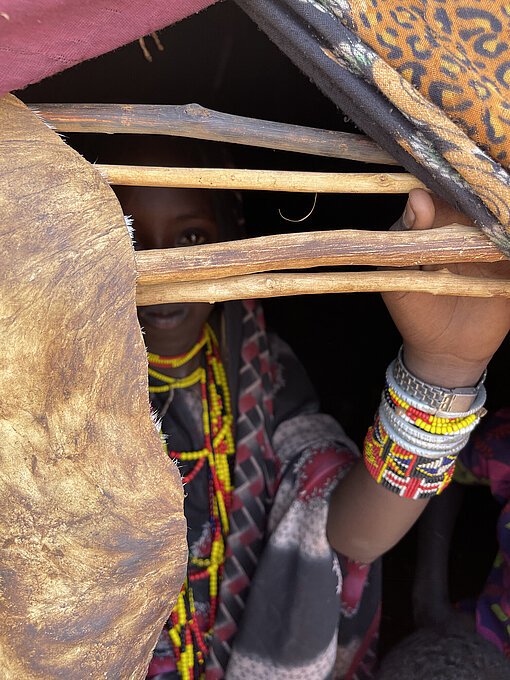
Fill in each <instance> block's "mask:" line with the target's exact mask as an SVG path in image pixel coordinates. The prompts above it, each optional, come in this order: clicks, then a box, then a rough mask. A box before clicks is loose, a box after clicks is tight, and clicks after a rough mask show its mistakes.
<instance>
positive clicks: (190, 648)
mask: <svg viewBox="0 0 510 680" xmlns="http://www.w3.org/2000/svg"><path fill="white" fill-rule="evenodd" d="M202 348H203V349H204V355H205V356H204V362H203V365H202V366H199V368H197V369H196V370H195V371H193V373H191V374H190V375H189V376H186V377H185V378H172V377H169V376H167V375H164V374H162V373H159V372H157V371H155V370H154V368H152V367H153V366H156V367H163V366H165V367H178V366H183V365H184V364H186V363H187V362H188V361H189V360H190V359H191V358H193V357H194V356H196V355H197V354H198V353H199V352H200V351H201V350H202ZM149 374H150V375H151V376H153V377H155V378H157V379H158V380H160V381H162V382H164V383H165V384H164V385H163V386H156V387H155V386H150V387H149V392H154V393H156V392H165V391H169V390H170V389H178V388H182V387H188V386H190V385H193V384H196V383H198V382H200V387H201V393H202V418H203V428H204V447H203V448H202V449H201V450H200V451H168V455H169V456H170V457H171V458H173V459H174V460H187V461H196V462H195V464H194V466H193V468H192V470H191V472H189V473H188V474H187V475H185V476H184V477H183V483H184V484H190V483H191V482H192V480H193V479H194V478H195V476H196V475H197V474H198V472H199V471H200V470H201V469H202V468H203V467H204V465H206V464H207V465H208V467H209V509H210V524H211V531H212V547H211V554H210V556H209V557H207V558H203V559H198V558H195V557H191V558H190V561H189V564H188V575H187V578H186V581H185V583H184V585H183V586H182V589H181V592H180V593H179V597H178V599H177V604H176V605H175V607H174V609H173V611H172V613H171V615H170V623H171V627H170V630H169V634H170V638H171V640H172V643H173V647H174V654H175V659H176V663H177V670H178V672H179V674H180V676H181V678H183V680H195V679H196V678H200V679H201V678H204V677H205V659H206V657H207V654H208V644H209V641H210V638H211V635H212V630H213V625H214V620H215V618H216V610H217V601H218V590H219V584H220V582H221V578H222V573H223V565H224V562H225V541H226V537H227V535H228V531H229V523H228V515H229V510H230V504H231V499H232V490H233V489H232V484H231V479H230V467H229V462H228V458H229V456H233V455H234V453H235V444H234V435H233V423H232V407H231V403H230V393H229V389H228V384H227V378H226V375H225V371H224V368H223V364H222V362H221V358H220V355H219V351H218V342H217V340H216V337H215V335H214V333H213V331H212V329H211V327H210V326H209V325H208V324H206V325H205V327H204V331H203V333H202V335H201V337H200V340H199V341H198V342H197V343H196V345H194V347H193V348H192V349H191V350H190V351H189V352H187V353H186V354H182V355H180V356H178V357H161V356H159V355H156V354H152V353H150V354H149ZM165 449H166V443H165ZM199 579H208V580H209V597H210V613H209V625H208V630H207V631H206V632H205V633H204V632H202V631H201V630H200V629H199V626H198V620H197V616H196V611H195V604H194V599H193V589H192V583H193V582H194V581H198V580H199Z"/></svg>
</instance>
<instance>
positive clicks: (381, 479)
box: [364, 358, 486, 498]
mask: <svg viewBox="0 0 510 680" xmlns="http://www.w3.org/2000/svg"><path fill="white" fill-rule="evenodd" d="M397 361H401V358H399V359H398V360H395V361H393V362H392V363H391V364H390V365H389V367H388V370H387V371H386V385H385V388H384V391H383V394H382V397H381V403H380V406H379V410H378V413H377V416H376V420H375V423H374V426H373V427H372V428H370V429H369V431H368V434H367V436H366V439H365V443H364V459H365V464H366V466H367V469H368V471H369V472H370V474H371V475H372V477H373V478H374V479H375V480H376V481H377V482H378V483H379V484H382V485H383V486H385V487H386V488H387V489H389V490H391V491H393V492H394V493H397V494H399V495H400V496H403V497H405V498H430V497H431V496H434V495H436V494H438V493H440V492H441V491H442V490H443V489H444V488H445V487H446V486H447V485H448V483H449V482H450V480H451V478H452V476H453V471H454V468H455V460H456V457H457V454H458V453H459V451H461V450H462V449H463V448H464V446H465V445H466V444H467V442H468V440H469V436H470V434H471V432H472V431H473V429H474V428H475V427H476V426H477V424H478V423H479V421H480V418H481V417H482V416H483V415H485V413H486V411H485V409H484V408H483V403H484V401H485V396H486V393H485V388H484V387H483V379H482V380H481V381H480V383H479V384H478V385H477V387H476V390H477V393H476V397H475V400H474V403H472V404H471V407H470V409H469V410H468V411H467V412H464V413H449V412H448V413H447V412H440V411H438V410H437V408H436V407H435V405H432V404H431V403H427V402H426V401H425V399H426V398H427V394H428V392H429V391H430V392H434V390H436V391H437V390H440V389H441V388H436V387H435V386H432V385H431V386H429V385H427V383H423V382H422V381H419V382H420V391H421V395H422V396H423V398H424V401H420V400H419V399H418V398H417V396H416V390H414V392H413V394H409V393H408V392H407V391H406V389H405V387H404V385H403V384H400V383H399V382H398V380H397V379H396V377H395V374H394V368H395V366H396V365H397V364H396V362H397ZM403 370H405V372H406V374H407V375H406V380H407V383H405V384H408V383H409V382H410V381H412V380H414V378H413V376H412V374H410V373H409V372H408V371H407V369H405V367H404V369H403ZM397 374H398V375H402V367H400V369H399V371H397ZM484 377H485V375H484ZM422 387H423V389H422ZM428 388H430V390H429V389H428ZM434 398H435V396H434Z"/></svg>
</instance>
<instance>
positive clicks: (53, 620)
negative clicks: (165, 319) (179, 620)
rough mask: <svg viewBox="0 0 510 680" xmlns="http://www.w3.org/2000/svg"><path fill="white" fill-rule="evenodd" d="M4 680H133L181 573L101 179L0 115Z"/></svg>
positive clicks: (179, 502) (115, 222)
mask: <svg viewBox="0 0 510 680" xmlns="http://www.w3.org/2000/svg"><path fill="white" fill-rule="evenodd" d="M0 157H1V158H2V164H1V168H0V174H1V175H2V177H1V179H2V192H1V194H0V221H1V226H0V241H1V247H2V252H3V253H4V254H5V256H6V257H7V258H8V262H9V265H10V266H9V267H4V272H3V276H2V279H1V284H0V285H1V297H0V300H1V302H0V311H1V314H2V317H3V323H2V324H1V326H0V336H1V343H2V348H3V349H2V362H3V370H2V371H1V373H0V376H1V381H2V382H1V393H2V405H1V409H2V418H1V420H0V442H1V444H0V503H1V507H2V513H1V515H0V532H1V535H2V542H1V545H0V564H1V565H2V569H1V580H0V618H1V621H2V625H1V628H0V668H1V669H2V671H1V677H2V680H20V679H21V678H23V680H57V679H59V680H70V679H71V678H72V679H73V680H74V679H76V680H85V679H87V680H89V679H90V680H100V679H101V680H105V679H108V678H109V679H111V680H120V679H121V678H122V680H142V678H145V673H146V668H147V665H148V662H149V660H150V656H151V652H152V649H153V647H154V645H155V643H156V640H157V637H158V634H159V632H160V630H161V628H162V626H163V624H164V621H165V619H166V617H167V616H168V613H169V611H170V609H171V607H172V605H173V603H174V601H175V599H176V597H177V594H178V592H179V590H180V587H181V583H182V581H183V579H184V575H185V564H186V556H187V548H186V529H185V521H184V515H183V491H182V485H181V481H180V478H179V474H178V471H177V468H176V467H175V466H174V464H173V463H172V462H171V461H170V460H169V459H168V458H167V456H166V455H165V453H164V450H163V446H162V443H161V441H160V438H159V435H158V433H157V431H156V429H155V426H154V424H153V422H152V419H151V416H150V412H149V400H148V388H147V359H146V352H145V348H144V344H143V340H142V335H141V332H140V328H139V325H138V322H137V318H136V308H135V285H136V274H135V260H134V255H133V251H132V246H131V242H130V238H129V235H128V232H127V230H126V226H125V223H124V218H123V215H122V211H121V208H120V206H119V204H118V202H117V200H116V198H115V196H114V194H113V192H112V191H111V189H110V188H109V187H108V186H107V184H106V183H105V182H104V180H102V179H101V177H100V176H99V175H98V173H97V172H95V171H94V170H93V168H92V167H91V166H90V165H89V164H88V163H87V162H86V161H84V160H83V158H81V157H80V156H79V155H78V154H77V153H75V152H74V151H73V150H72V149H70V148H69V147H68V146H67V145H66V144H64V142H63V141H62V140H61V139H60V138H59V136H58V135H57V134H55V133H54V132H53V131H52V130H50V129H49V128H48V127H47V126H45V125H44V123H42V122H41V121H40V120H38V119H37V117H36V116H34V115H33V114H32V113H31V112H30V111H29V110H28V109H27V108H26V107H25V106H24V105H22V104H21V102H19V101H18V100H17V99H16V98H15V97H13V96H11V95H8V96H6V97H4V98H3V99H2V100H0Z"/></svg>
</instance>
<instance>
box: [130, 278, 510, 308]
mask: <svg viewBox="0 0 510 680" xmlns="http://www.w3.org/2000/svg"><path fill="white" fill-rule="evenodd" d="M388 291H415V292H419V293H432V294H433V295H461V296H462V295H463V296H469V297H510V280H507V279H481V278H477V277H474V276H459V275H457V274H451V273H449V272H441V271H432V272H431V271H377V272H347V273H346V272H342V273H324V272H321V273H317V274H313V273H312V274H310V273H305V274H296V273H283V274H282V273H280V272H278V273H273V274H247V275H245V276H230V277H226V278H223V279H211V280H209V281H182V282H178V283H159V284H158V283H156V284H152V285H145V286H144V285H140V286H139V287H138V288H137V291H136V301H137V304H138V305H140V306H143V305H154V304H162V303H165V302H210V303H211V304H212V303H214V302H225V301H226V300H250V299H252V298H267V297H282V296H288V295H313V294H318V293H374V292H388Z"/></svg>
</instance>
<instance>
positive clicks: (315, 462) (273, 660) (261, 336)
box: [153, 302, 380, 680]
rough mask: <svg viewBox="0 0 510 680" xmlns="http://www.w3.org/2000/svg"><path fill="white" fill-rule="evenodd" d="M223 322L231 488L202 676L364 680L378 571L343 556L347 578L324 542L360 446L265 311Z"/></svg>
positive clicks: (246, 308) (240, 313) (232, 309)
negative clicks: (335, 494)
mask: <svg viewBox="0 0 510 680" xmlns="http://www.w3.org/2000/svg"><path fill="white" fill-rule="evenodd" d="M225 316H226V327H227V338H228V362H227V363H228V374H229V383H230V387H231V392H232V397H233V403H236V404H237V413H236V414H234V415H235V418H236V422H237V427H236V460H235V469H234V487H235V488H234V494H233V502H232V510H231V514H230V518H229V521H230V533H229V536H228V541H227V550H226V562H225V569H224V577H223V581H222V584H221V588H220V603H219V609H218V614H217V617H216V623H215V627H214V634H213V639H212V642H211V646H210V650H211V651H210V656H209V660H208V666H207V675H206V677H207V680H219V679H220V678H227V679H228V680H238V679H239V680H241V678H247V677H249V678H253V679H256V678H264V680H271V679H273V678H274V680H276V679H278V680H280V679H281V678H289V679H290V678H292V680H297V679H298V678H303V679H304V678H310V677H312V678H314V680H321V679H323V678H324V679H326V678H331V677H333V669H334V667H335V663H336V668H335V677H338V678H358V679H359V680H361V679H362V678H369V677H371V676H370V670H371V666H372V665H373V661H374V660H375V655H374V649H373V648H374V645H375V641H376V639H377V631H378V622H379V596H380V573H379V564H376V566H375V567H374V568H372V569H371V570H369V568H368V567H367V566H366V565H360V564H357V563H352V562H349V561H348V560H345V563H344V564H343V565H342V566H343V569H344V574H345V577H344V579H342V573H341V570H340V565H339V561H338V558H337V556H336V554H335V553H334V552H333V551H332V549H331V548H330V546H329V544H328V542H327V539H326V515H327V508H328V497H329V494H330V492H331V490H332V489H333V488H334V486H335V484H336V482H337V480H338V479H339V478H340V477H341V476H343V475H344V474H345V472H346V471H347V470H348V469H349V468H350V466H351V465H352V463H353V461H354V460H355V459H356V457H357V454H356V453H355V451H356V449H355V447H354V446H353V444H352V442H350V440H349V439H348V438H347V437H346V436H345V434H344V432H343V430H342V429H341V428H340V426H339V425H338V424H337V423H336V421H335V420H334V419H333V418H331V417H330V416H328V415H325V414H321V413H319V411H318V404H317V400H316V398H315V395H314V392H313V389H312V387H311V385H310V383H309V381H308V378H307V376H306V374H305V372H304V370H303V368H302V366H301V365H300V364H299V362H298V361H297V359H296V357H295V356H294V355H293V353H292V352H291V351H290V349H289V348H288V346H287V345H286V344H285V343H283V342H282V341H281V340H280V339H279V338H277V337H276V336H273V335H271V334H268V333H266V331H265V327H264V318H263V314H262V310H261V308H260V307H259V306H258V305H255V304H254V303H253V302H244V303H242V304H241V303H232V304H228V305H226V314H225ZM235 395H237V397H235ZM180 420H181V422H189V421H187V420H185V419H182V418H181V419H180ZM165 429H166V427H165ZM191 492H192V490H191V488H190V494H191ZM206 502H207V499H206ZM186 512H187V511H186ZM342 580H343V584H342ZM339 635H340V637H339ZM339 640H340V643H339ZM153 667H154V669H155V670H156V667H157V664H154V666H153ZM355 671H356V672H355ZM167 677H173V676H167V675H164V674H161V675H157V676H156V678H157V679H158V680H163V679H164V680H166V678H167Z"/></svg>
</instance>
